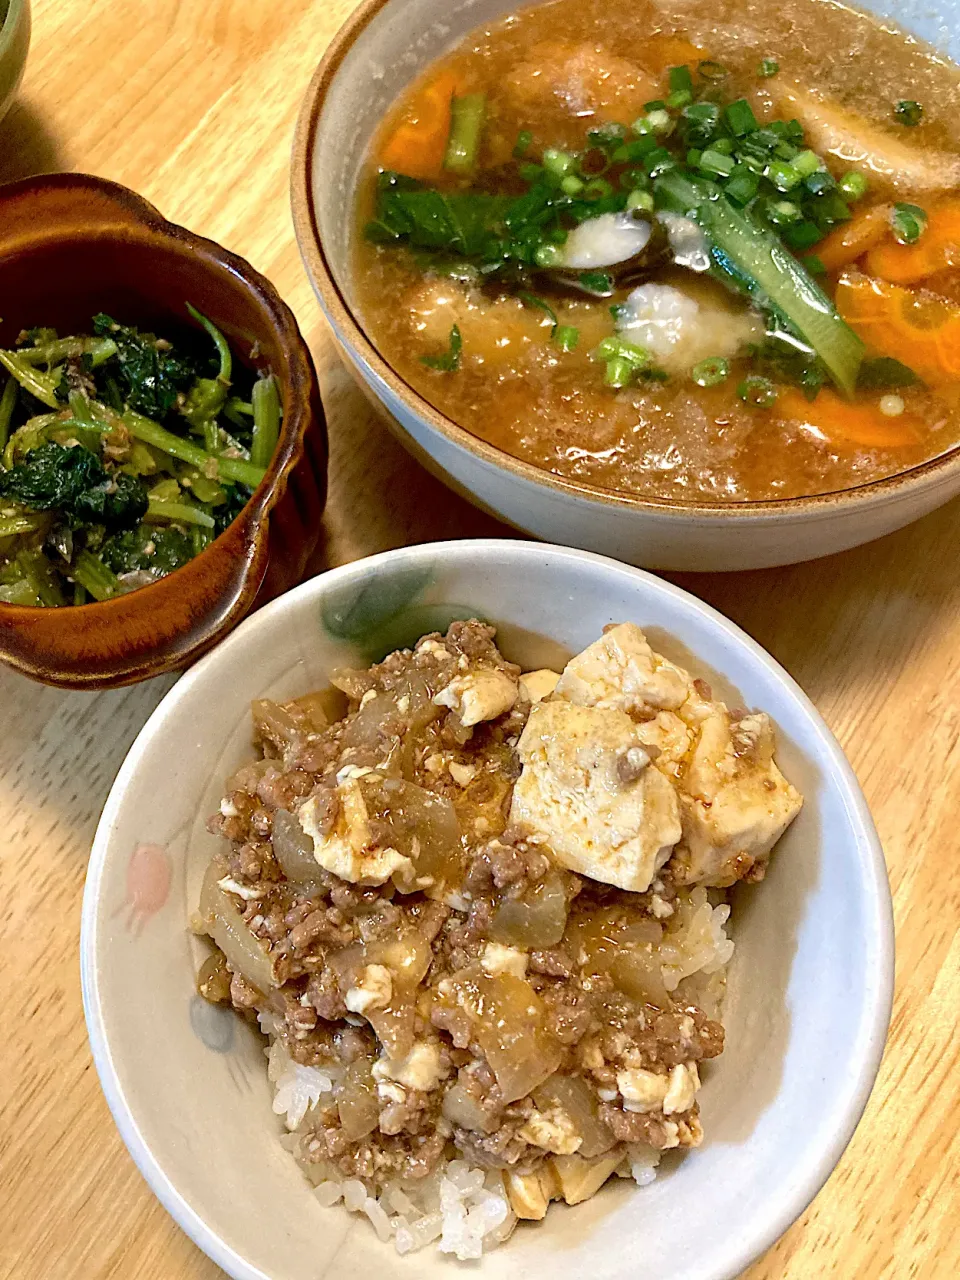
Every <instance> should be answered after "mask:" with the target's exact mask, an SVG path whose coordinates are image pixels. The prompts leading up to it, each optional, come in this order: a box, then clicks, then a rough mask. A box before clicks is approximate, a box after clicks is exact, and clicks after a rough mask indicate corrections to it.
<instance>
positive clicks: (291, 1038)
mask: <svg viewBox="0 0 960 1280" xmlns="http://www.w3.org/2000/svg"><path fill="white" fill-rule="evenodd" d="M331 679H332V684H333V689H332V690H331V689H327V690H321V691H319V692H316V693H311V694H308V695H306V696H304V697H300V698H297V699H294V700H292V701H286V702H274V701H268V700H258V701H257V702H255V703H254V704H253V740H254V744H255V746H256V748H257V758H256V759H254V760H251V761H250V762H249V763H247V764H244V765H243V766H242V767H241V768H240V769H239V770H238V771H237V772H236V773H234V774H233V776H232V777H231V778H230V779H229V780H227V782H226V784H225V787H224V794H223V799H222V801H221V804H220V808H219V812H218V813H216V814H215V815H214V817H213V818H212V819H210V822H209V830H210V831H211V832H213V833H215V834H216V835H219V836H220V837H222V838H223V839H222V845H221V847H220V848H219V849H218V851H217V852H216V853H215V854H214V856H213V858H212V860H211V861H210V864H209V867H208V869H207V872H206V875H205V877H204V881H203V886H202V889H201V892H200V898H199V903H198V904H197V911H196V914H195V915H194V917H193V927H194V930H195V931H196V932H197V933H199V934H201V935H203V936H205V937H206V938H207V939H208V941H209V943H210V947H211V949H210V952H209V955H208V956H207V957H206V959H205V960H204V962H203V964H202V966H201V968H200V972H199V976H198V989H199V992H200V994H201V995H202V996H203V997H204V998H205V999H206V1000H208V1001H212V1002H215V1003H223V1004H225V1005H227V1006H232V1008H233V1009H234V1010H235V1011H236V1013H237V1015H238V1016H240V1017H242V1018H245V1019H247V1020H248V1021H250V1022H251V1023H254V1024H258V1025H259V1029H260V1030H261V1031H262V1032H263V1033H264V1034H265V1036H266V1037H267V1040H268V1042H269V1048H268V1049H267V1050H266V1062H265V1063H264V1068H263V1069H264V1071H266V1072H267V1073H268V1074H269V1079H270V1081H271V1082H272V1085H273V1088H274V1091H275V1092H274V1101H273V1108H274V1111H275V1112H277V1113H278V1114H280V1115H282V1116H283V1117H284V1120H285V1126H286V1133H285V1136H284V1137H283V1138H282V1142H283V1144H284V1146H286V1147H287V1149H288V1150H289V1151H290V1153H291V1154H292V1156H293V1157H294V1158H295V1159H296V1161H297V1162H298V1163H299V1165H300V1166H301V1168H302V1170H303V1173H304V1175H305V1177H306V1178H307V1179H308V1180H309V1182H310V1184H312V1185H313V1186H314V1187H315V1194H316V1197H317V1199H318V1200H319V1201H320V1203H321V1204H323V1205H326V1206H332V1205H335V1204H338V1203H340V1202H342V1204H343V1205H344V1206H345V1207H346V1209H348V1210H352V1211H354V1212H358V1213H361V1214H365V1215H366V1216H367V1217H368V1218H369V1220H370V1223H371V1225H372V1227H373V1229H374V1230H375V1231H376V1233H377V1235H378V1236H379V1237H380V1239H381V1240H383V1241H389V1240H392V1242H393V1244H394V1245H395V1247H396V1249H397V1250H398V1252H400V1253H409V1252H412V1251H415V1250H418V1249H421V1248H424V1247H425V1246H429V1245H430V1244H431V1243H433V1242H436V1243H437V1245H438V1246H439V1249H440V1250H441V1252H443V1253H447V1254H452V1255H455V1256H456V1257H457V1258H459V1259H470V1258H478V1257H480V1256H481V1254H482V1253H483V1252H484V1251H485V1250H489V1249H491V1248H493V1247H495V1246H496V1245H499V1244H501V1243H502V1242H503V1241H505V1240H506V1239H507V1238H508V1236H509V1235H510V1234H511V1232H512V1231H513V1230H514V1228H515V1226H516V1224H517V1222H518V1220H541V1219H543V1218H544V1217H545V1216H546V1215H547V1213H548V1209H549V1206H550V1202H551V1201H553V1200H562V1201H565V1202H566V1203H567V1204H570V1205H573V1204H578V1203H580V1202H581V1201H584V1200H586V1199H588V1198H589V1197H591V1196H593V1195H594V1194H595V1193H597V1192H598V1191H599V1189H600V1188H601V1187H602V1185H603V1184H604V1183H605V1182H606V1181H607V1180H608V1179H610V1178H613V1177H620V1178H627V1179H630V1178H632V1179H633V1180H634V1181H635V1182H636V1183H637V1184H639V1186H640V1187H644V1186H646V1185H647V1184H649V1183H650V1182H652V1181H653V1180H654V1179H655V1177H656V1173H657V1165H658V1163H659V1161H660V1159H661V1156H662V1154H663V1153H664V1152H667V1151H674V1150H678V1149H679V1150H681V1151H685V1150H686V1149H688V1148H695V1147H697V1146H698V1145H699V1144H700V1143H701V1141H702V1138H703V1128H702V1126H701V1121H700V1109H699V1104H698V1092H699V1090H700V1087H701V1073H703V1074H706V1073H707V1072H709V1071H711V1070H714V1069H717V1068H715V1067H714V1060H715V1059H717V1058H718V1057H719V1056H720V1054H721V1052H722V1050H723V1047H724V1028H723V1002H724V991H725V973H726V967H727V964H728V961H729V960H730V958H731V955H732V954H733V950H734V945H735V944H734V941H733V940H732V939H731V938H730V937H729V936H728V932H727V925H728V920H729V917H730V911H731V907H730V904H729V902H728V891H729V889H730V888H731V886H733V885H735V884H736V883H738V882H743V881H746V882H751V883H752V884H754V885H757V886H759V882H761V881H762V880H763V879H764V875H765V871H766V867H767V863H768V860H769V858H770V856H771V853H772V851H773V849H774V846H775V845H776V842H777V841H778V839H779V837H780V836H781V835H782V833H783V832H784V831H785V829H786V828H787V827H788V825H789V824H790V823H791V822H792V821H793V819H794V818H795V817H796V815H797V814H798V812H799V810H800V807H801V796H800V794H799V792H798V791H797V790H796V788H795V787H794V786H793V785H791V783H790V782H789V781H788V780H787V779H786V778H785V777H784V776H783V774H782V773H781V772H780V769H779V768H778V766H777V763H776V760H775V748H776V742H775V735H774V730H773V726H772V724H771V722H770V720H769V718H768V716H767V715H766V714H765V713H764V712H763V711H762V710H746V709H744V708H742V707H728V706H727V705H726V704H725V703H724V702H722V701H720V700H719V699H718V698H716V697H714V695H713V691H712V690H711V688H710V686H709V684H708V683H707V682H706V681H705V680H704V679H703V678H701V677H698V676H696V675H695V674H694V673H692V672H690V671H688V670H685V669H684V668H683V667H681V666H678V665H676V664H674V663H673V662H670V661H669V660H667V659H666V658H664V657H663V656H661V655H660V654H658V653H657V652H655V651H654V649H653V648H652V647H651V645H650V644H649V643H648V641H647V638H646V636H645V635H644V633H643V631H642V630H641V629H640V628H639V627H638V626H637V625H636V624H634V623H633V622H623V623H621V624H619V625H611V626H609V627H607V628H606V629H605V630H604V632H603V634H602V635H600V636H598V637H597V639H596V640H595V641H594V642H593V643H592V644H590V645H589V646H588V647H587V648H586V649H585V650H584V651H583V652H581V653H580V654H578V655H577V656H575V657H574V658H572V659H571V660H570V661H569V662H568V663H567V664H566V665H565V666H563V667H562V669H559V670H549V669H541V670H536V671H532V672H523V671H521V669H520V667H518V666H517V665H515V664H513V663H511V662H509V661H507V660H506V659H505V658H504V657H503V655H502V654H501V652H500V650H499V649H498V647H497V643H496V633H495V630H494V628H493V627H491V626H488V625H486V624H485V623H482V622H479V621H477V620H475V619H474V620H470V621H465V622H455V623H453V624H452V625H451V626H450V627H449V629H448V630H447V632H446V634H445V635H444V634H441V633H439V632H436V633H433V634H429V635H425V636H423V637H422V638H421V639H420V640H419V641H418V642H417V643H416V645H415V646H414V647H413V648H412V649H400V650H397V651H395V652H393V653H391V654H390V655H389V656H388V657H387V658H386V659H385V660H383V661H382V662H380V663H377V664H375V665H373V666H372V667H370V668H369V669H365V670H364V669H349V668H346V669H338V670H335V671H334V672H333V673H332V675H331ZM336 695H339V700H338V698H337V696H336ZM750 892H751V893H758V894H762V893H763V889H762V887H757V888H755V889H751V890H750ZM689 1158H692V1159H696V1158H697V1157H696V1155H695V1154H694V1155H692V1156H691V1157H689Z"/></svg>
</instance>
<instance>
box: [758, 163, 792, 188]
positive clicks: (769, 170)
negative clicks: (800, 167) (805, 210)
mask: <svg viewBox="0 0 960 1280" xmlns="http://www.w3.org/2000/svg"><path fill="white" fill-rule="evenodd" d="M763 176H764V177H765V178H766V179H767V180H768V181H769V182H772V183H773V185H774V186H775V187H776V188H777V190H778V191H792V190H793V188H794V187H796V186H799V184H800V182H801V181H802V179H801V177H800V174H799V173H797V171H796V169H795V168H794V167H793V165H792V164H788V163H787V162H786V160H771V161H770V163H769V164H768V165H767V167H766V168H765V169H764V171H763Z"/></svg>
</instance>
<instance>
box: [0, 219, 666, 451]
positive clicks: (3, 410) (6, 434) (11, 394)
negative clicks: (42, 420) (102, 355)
mask: <svg viewBox="0 0 960 1280" xmlns="http://www.w3.org/2000/svg"><path fill="white" fill-rule="evenodd" d="M652 203H653V200H652V198H651V205H652ZM18 385H19V384H18V383H17V380H16V378H13V377H10V378H8V379H7V381H6V385H5V386H4V388H3V395H2V396H0V452H2V451H3V449H4V448H5V446H6V443H7V440H8V439H9V438H10V422H11V420H12V418H13V411H14V409H15V408H16V404H17V386H18Z"/></svg>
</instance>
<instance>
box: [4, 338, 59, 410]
mask: <svg viewBox="0 0 960 1280" xmlns="http://www.w3.org/2000/svg"><path fill="white" fill-rule="evenodd" d="M0 364H2V365H3V367H4V368H5V369H6V371H7V372H8V373H12V374H13V376H14V377H15V378H16V380H17V381H18V382H19V383H20V385H21V387H23V388H25V390H27V391H29V392H30V394H31V395H32V396H35V397H36V398H37V399H38V400H39V401H40V403H41V404H45V405H47V406H48V408H50V409H59V408H60V402H59V400H58V399H57V397H56V394H55V389H56V387H57V385H58V384H59V382H60V376H59V374H58V375H57V377H56V378H55V377H54V376H53V374H50V373H41V372H40V371H39V370H38V369H34V368H33V367H32V366H31V365H29V364H28V363H27V362H26V361H25V360H24V359H23V357H22V356H21V355H20V353H19V352H17V351H0Z"/></svg>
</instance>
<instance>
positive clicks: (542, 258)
mask: <svg viewBox="0 0 960 1280" xmlns="http://www.w3.org/2000/svg"><path fill="white" fill-rule="evenodd" d="M562 259H563V254H562V253H561V252H560V250H559V249H558V248H557V246H556V245H555V244H541V245H538V246H537V249H536V252H535V253H534V255H533V260H534V262H535V263H536V264H537V266H538V267H556V266H559V265H560V262H561V261H562Z"/></svg>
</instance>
